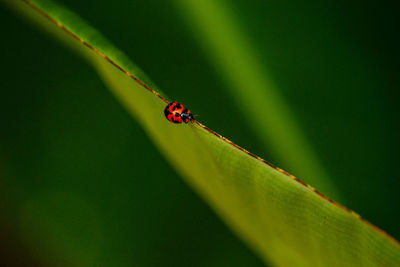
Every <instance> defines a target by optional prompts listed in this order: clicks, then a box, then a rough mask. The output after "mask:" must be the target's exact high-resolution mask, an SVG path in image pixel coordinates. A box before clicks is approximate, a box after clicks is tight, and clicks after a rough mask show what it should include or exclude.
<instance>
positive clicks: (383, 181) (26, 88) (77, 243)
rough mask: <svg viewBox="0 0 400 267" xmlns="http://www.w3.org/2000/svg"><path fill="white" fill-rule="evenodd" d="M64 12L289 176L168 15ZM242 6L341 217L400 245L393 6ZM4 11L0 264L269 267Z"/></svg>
mask: <svg viewBox="0 0 400 267" xmlns="http://www.w3.org/2000/svg"><path fill="white" fill-rule="evenodd" d="M59 2H60V3H63V4H65V5H66V6H67V7H69V8H70V9H71V10H73V11H75V12H76V13H77V14H79V15H80V16H81V17H82V18H84V19H85V20H86V21H87V22H88V23H89V24H91V25H92V26H94V27H95V28H96V29H98V30H99V31H101V32H102V33H103V34H104V35H105V36H106V37H108V38H109V39H110V40H111V41H112V42H113V43H114V44H115V45H116V46H117V47H118V48H120V49H121V50H122V51H123V52H125V53H126V54H127V55H128V56H129V57H130V58H131V59H132V60H133V61H134V62H135V63H136V64H137V65H138V66H139V67H141V68H142V69H143V70H144V71H145V72H146V73H147V74H148V76H149V77H150V78H151V79H152V80H153V81H154V82H155V83H156V84H157V85H158V86H159V87H160V88H161V89H162V90H163V91H164V92H165V93H166V94H167V95H168V96H169V97H170V98H171V99H173V100H178V101H180V102H182V103H185V104H186V105H188V106H189V107H190V108H191V110H192V111H194V113H195V114H199V115H200V116H199V117H198V119H199V120H200V121H201V122H203V123H205V124H206V125H207V126H209V127H210V128H212V129H214V130H216V131H217V132H219V133H221V134H223V135H224V136H226V137H228V138H230V139H231V140H233V141H234V142H236V143H238V144H239V145H241V146H243V147H245V148H246V149H248V150H250V151H252V152H254V153H256V154H258V155H260V156H261V157H263V158H265V159H267V160H269V161H271V162H273V163H275V164H277V165H278V166H280V167H282V168H285V166H283V165H282V164H280V163H279V162H278V161H276V159H274V155H273V154H271V153H269V152H268V151H263V150H261V149H260V148H261V147H262V146H261V145H259V144H260V143H259V141H258V140H257V138H256V136H255V135H254V134H253V133H251V132H250V131H249V130H248V128H247V125H246V120H245V116H246V114H239V112H238V110H237V107H235V106H234V104H233V101H231V98H230V96H229V95H228V94H227V91H226V90H225V89H224V86H225V84H224V83H223V81H222V79H221V78H220V77H218V75H217V74H216V73H217V72H216V70H215V69H214V66H213V65H212V63H211V62H210V61H208V57H207V52H206V49H205V48H204V47H201V46H200V45H199V43H200V42H198V36H197V34H196V32H191V29H190V27H188V25H186V22H185V20H184V19H183V17H182V16H181V15H180V14H179V12H178V9H176V6H175V5H173V3H172V2H169V1H130V0H125V1H121V0H119V1H112V3H111V2H110V1H95V2H92V1H90V2H88V1H80V0H63V1H59ZM232 2H233V1H232ZM232 7H233V9H234V11H235V12H236V14H237V17H239V18H241V19H242V21H241V22H240V23H242V26H243V27H244V28H245V29H246V31H247V33H248V34H249V37H250V40H251V41H252V42H253V43H254V47H255V49H256V52H257V54H258V55H259V56H260V58H261V60H262V62H263V63H264V64H265V66H266V67H267V69H269V70H270V73H271V76H272V77H273V79H274V81H275V82H276V84H277V85H278V87H279V89H280V91H281V93H282V94H283V95H284V97H285V99H286V100H287V103H288V104H289V105H290V106H291V109H292V111H294V113H295V114H296V119H297V120H298V121H299V122H300V124H301V126H302V129H303V130H304V132H305V134H306V136H307V138H308V139H309V140H310V141H311V143H312V144H313V148H314V149H315V150H316V152H317V154H318V156H319V158H320V159H321V161H322V162H323V164H324V166H325V167H326V169H327V170H328V172H329V174H330V175H331V177H333V178H334V179H335V180H334V182H335V184H336V186H337V187H338V188H339V191H340V193H341V194H342V198H343V199H344V201H345V202H346V205H347V206H348V207H349V208H351V209H353V210H355V211H357V212H358V213H360V214H361V215H362V216H363V217H365V218H366V219H368V220H370V221H371V222H372V223H374V224H375V225H377V226H379V227H381V228H382V229H384V230H385V231H387V232H388V233H390V234H391V235H393V236H394V237H395V238H400V217H399V215H400V208H399V200H400V198H399V194H398V191H399V188H400V182H399V178H400V177H399V175H398V171H397V169H398V158H399V157H398V151H399V150H400V144H399V140H398V136H399V123H398V122H399V120H398V113H399V106H398V104H397V102H398V95H399V94H398V88H399V73H400V72H399V67H398V62H399V57H398V47H399V46H398V40H397V35H398V29H397V28H396V16H397V15H396V7H395V6H391V2H390V1H386V2H382V1H381V2H379V4H378V3H372V2H371V3H368V2H361V1H360V2H357V1H353V2H351V3H349V2H347V1H324V3H320V2H319V1H315V2H314V1H291V3H285V2H283V3H282V2H279V3H278V2H277V1H265V0H260V1H255V0H253V1H248V0H246V1H244V0H243V1H242V0H241V1H235V2H234V3H233V4H232ZM0 8H1V9H0V31H1V36H2V37H1V42H0V51H1V79H0V119H1V131H0V179H1V180H0V203H1V205H0V209H1V210H0V212H1V214H0V227H1V229H0V240H1V241H0V246H1V247H2V251H1V255H0V256H1V257H0V262H1V261H3V262H4V263H9V264H10V263H13V264H17V263H19V264H20V265H24V264H26V263H27V262H30V264H33V263H36V264H39V265H43V264H51V263H54V261H55V260H57V261H58V262H60V263H64V264H72V265H77V264H80V265H83V266H85V265H91V264H93V263H94V264H101V265H103V266H179V265H180V266H261V265H262V263H261V261H260V260H259V259H258V258H257V256H255V255H254V254H253V252H251V251H250V250H249V249H248V248H247V247H246V246H245V245H244V244H243V243H242V242H241V241H240V240H238V239H237V238H236V237H235V236H234V235H233V234H232V233H231V232H230V231H229V229H227V227H226V226H225V225H224V224H223V223H222V222H221V221H220V220H219V219H218V218H217V217H216V216H215V215H214V214H213V212H212V211H211V210H210V208H209V207H208V206H206V204H205V203H204V202H203V201H202V200H201V199H199V198H198V197H197V196H196V195H195V194H194V193H193V192H192V191H191V190H190V188H189V187H188V186H187V185H186V184H184V183H183V182H182V180H181V179H180V177H178V175H177V174H176V172H175V171H174V170H173V169H172V168H171V167H170V166H169V165H168V164H167V163H166V161H165V160H164V158H163V157H162V156H161V155H160V153H159V151H158V150H157V148H156V147H155V146H154V145H153V144H152V143H151V141H150V140H149V139H148V137H147V136H146V134H145V133H144V132H143V130H142V129H141V128H140V126H139V125H138V124H137V123H136V122H135V121H133V120H132V119H131V117H129V116H128V114H127V113H126V111H125V110H124V109H123V108H122V107H121V106H120V104H119V103H118V102H117V101H116V100H115V99H114V98H113V97H112V96H111V94H110V93H109V91H108V89H107V88H106V87H105V86H104V85H103V84H102V82H101V80H100V79H99V78H98V76H97V75H96V73H95V72H94V70H93V69H92V68H91V67H90V66H89V65H88V64H86V62H84V61H83V60H82V59H81V58H80V57H78V56H77V55H75V54H74V53H72V52H71V51H70V50H68V49H66V48H64V47H63V46H61V45H60V44H59V43H58V42H56V41H54V40H53V39H52V38H51V37H48V36H46V35H44V34H42V33H41V32H40V31H38V30H36V29H35V28H32V27H30V26H28V25H27V24H26V23H25V22H23V21H21V20H20V19H19V18H17V17H15V15H14V14H13V13H11V12H10V11H9V10H7V9H4V7H0ZM227 45H229V44H227ZM238 64H240V62H238ZM160 116H162V111H160ZM260 120H262V118H260ZM289 171H291V172H293V173H294V174H296V170H289ZM299 178H300V179H301V177H299Z"/></svg>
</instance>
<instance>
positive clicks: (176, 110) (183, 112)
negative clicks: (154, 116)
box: [164, 102, 194, 123]
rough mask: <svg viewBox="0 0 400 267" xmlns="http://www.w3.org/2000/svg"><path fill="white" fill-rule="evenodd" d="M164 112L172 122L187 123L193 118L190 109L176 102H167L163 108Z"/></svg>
mask: <svg viewBox="0 0 400 267" xmlns="http://www.w3.org/2000/svg"><path fill="white" fill-rule="evenodd" d="M164 114H165V117H166V118H167V120H169V121H170V122H172V123H182V121H183V122H184V123H188V122H189V121H192V120H194V117H193V114H192V113H190V110H188V109H187V108H185V106H184V105H182V104H181V103H178V102H171V103H169V104H168V105H167V106H166V107H165V109H164Z"/></svg>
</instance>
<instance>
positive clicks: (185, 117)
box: [181, 109, 194, 123]
mask: <svg viewBox="0 0 400 267" xmlns="http://www.w3.org/2000/svg"><path fill="white" fill-rule="evenodd" d="M181 118H182V121H183V122H184V123H188V122H189V121H192V120H194V117H193V114H192V113H190V110H188V109H185V110H184V111H183V112H182V114H181Z"/></svg>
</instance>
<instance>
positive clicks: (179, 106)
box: [172, 103, 182, 111]
mask: <svg viewBox="0 0 400 267" xmlns="http://www.w3.org/2000/svg"><path fill="white" fill-rule="evenodd" d="M181 108H182V105H181V104H179V103H175V105H174V106H173V107H172V111H174V110H176V109H181Z"/></svg>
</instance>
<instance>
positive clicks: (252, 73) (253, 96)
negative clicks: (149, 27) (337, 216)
mask: <svg viewBox="0 0 400 267" xmlns="http://www.w3.org/2000/svg"><path fill="white" fill-rule="evenodd" d="M175 2H176V5H177V6H178V8H179V9H180V10H181V13H182V16H183V17H185V18H186V20H187V21H188V22H189V23H188V24H189V25H191V26H192V28H193V32H194V33H195V34H196V35H198V36H200V37H201V38H199V40H200V42H201V44H202V45H203V47H204V51H205V53H206V54H208V55H209V58H210V61H211V62H213V63H214V65H215V68H216V70H217V71H218V72H219V73H220V74H221V76H222V77H224V79H225V81H226V83H227V84H228V86H226V88H227V89H228V93H230V94H231V95H232V97H233V99H234V100H235V101H236V103H237V106H238V108H241V111H242V112H243V113H245V114H246V116H245V118H246V119H247V121H248V125H249V127H251V129H252V130H253V132H254V133H256V134H257V135H258V137H259V140H260V141H261V142H262V143H263V144H264V149H265V150H271V149H272V150H273V152H274V154H275V155H276V157H277V158H278V159H279V161H280V162H282V164H284V165H285V166H287V168H289V169H290V170H293V171H294V172H295V173H296V174H297V175H298V176H299V177H302V179H303V180H304V181H305V182H307V183H309V184H312V185H313V186H315V187H317V188H318V189H319V190H320V191H321V192H322V193H324V194H326V195H328V196H330V197H332V198H333V199H336V200H338V199H339V196H338V193H337V192H336V189H335V188H334V185H333V184H332V182H331V180H330V178H329V176H328V174H327V173H326V171H325V170H324V168H323V167H322V166H321V163H320V162H319V159H318V158H317V156H316V155H315V152H314V151H313V150H312V148H311V146H310V144H309V142H308V140H307V139H306V137H305V136H304V135H303V133H302V131H301V130H300V126H299V125H298V124H297V122H296V120H295V118H294V115H293V114H292V112H291V110H290V108H289V107H288V105H287V104H286V103H285V101H284V100H283V98H282V96H281V95H280V93H279V90H278V88H277V86H276V85H275V84H274V82H273V81H272V79H271V78H270V77H269V75H268V71H267V70H266V67H265V66H264V65H263V63H262V62H261V60H260V59H259V57H258V56H257V54H255V52H254V51H255V49H254V47H253V46H252V44H251V42H250V41H249V40H248V37H247V36H246V34H245V33H244V31H243V29H242V27H240V26H241V25H240V21H241V17H240V16H237V15H236V16H235V14H234V12H233V11H232V10H231V8H230V5H232V2H229V1H212V0H204V1H186V0H176V1H175Z"/></svg>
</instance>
